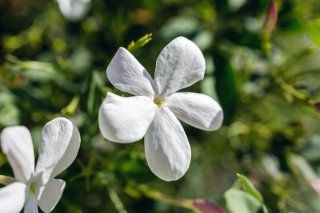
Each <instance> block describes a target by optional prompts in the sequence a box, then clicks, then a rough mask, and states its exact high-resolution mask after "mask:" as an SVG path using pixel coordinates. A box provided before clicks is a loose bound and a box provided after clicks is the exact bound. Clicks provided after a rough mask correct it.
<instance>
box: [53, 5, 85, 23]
mask: <svg viewBox="0 0 320 213" xmlns="http://www.w3.org/2000/svg"><path fill="white" fill-rule="evenodd" d="M57 2H58V5H59V9H60V11H61V13H62V15H63V16H64V17H65V18H66V19H67V20H69V21H80V20H81V19H82V18H83V17H84V16H85V15H86V14H87V13H88V11H89V9H90V3H91V0H57Z"/></svg>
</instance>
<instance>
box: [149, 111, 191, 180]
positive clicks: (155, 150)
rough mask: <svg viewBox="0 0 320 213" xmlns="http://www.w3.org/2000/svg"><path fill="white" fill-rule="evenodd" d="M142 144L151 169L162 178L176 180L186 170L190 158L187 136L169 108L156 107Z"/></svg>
mask: <svg viewBox="0 0 320 213" xmlns="http://www.w3.org/2000/svg"><path fill="white" fill-rule="evenodd" d="M144 146H145V152H146V157H147V162H148V164H149V167H150V169H151V171H152V172H153V173H154V174H155V175H156V176H158V177H159V178H161V179H162V180H165V181H174V180H178V179H179V178H181V177H182V176H183V175H184V174H185V173H186V171H187V170H188V168H189V165H190V160H191V150H190V145H189V142H188V138H187V136H186V134H185V132H184V130H183V128H182V126H181V124H180V122H179V121H178V119H177V118H176V117H175V116H174V114H173V113H172V112H171V111H170V109H169V108H167V107H160V108H158V110H157V112H156V115H155V118H154V120H153V122H152V123H151V124H150V127H149V129H148V131H147V133H146V136H145V142H144Z"/></svg>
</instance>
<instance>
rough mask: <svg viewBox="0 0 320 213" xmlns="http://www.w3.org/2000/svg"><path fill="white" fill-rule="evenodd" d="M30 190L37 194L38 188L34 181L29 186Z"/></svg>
mask: <svg viewBox="0 0 320 213" xmlns="http://www.w3.org/2000/svg"><path fill="white" fill-rule="evenodd" d="M29 192H30V193H31V194H33V195H36V194H37V190H36V186H35V184H34V183H31V184H30V186H29Z"/></svg>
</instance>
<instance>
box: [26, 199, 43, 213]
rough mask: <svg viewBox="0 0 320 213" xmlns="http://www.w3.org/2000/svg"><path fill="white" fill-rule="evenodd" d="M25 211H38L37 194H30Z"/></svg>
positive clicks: (30, 212)
mask: <svg viewBox="0 0 320 213" xmlns="http://www.w3.org/2000/svg"><path fill="white" fill-rule="evenodd" d="M23 212H24V213H38V212H39V210H38V203H37V197H36V196H29V198H28V200H27V202H26V204H25V205H24V209H23Z"/></svg>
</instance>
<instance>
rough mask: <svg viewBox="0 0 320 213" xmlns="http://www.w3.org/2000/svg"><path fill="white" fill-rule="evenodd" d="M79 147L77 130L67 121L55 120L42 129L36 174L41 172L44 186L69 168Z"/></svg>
mask: <svg viewBox="0 0 320 213" xmlns="http://www.w3.org/2000/svg"><path fill="white" fill-rule="evenodd" d="M79 147H80V135H79V132H78V129H77V127H76V126H75V125H73V123H72V122H71V121H69V120H68V119H66V118H55V119H53V120H52V121H50V122H48V123H47V124H46V125H45V126H44V127H43V129H42V132H41V143H40V147H39V158H38V162H37V166H36V174H39V173H41V172H43V181H44V184H46V183H47V181H48V180H49V178H52V177H54V176H55V175H57V174H58V173H60V172H61V171H63V170H64V169H66V168H67V167H68V166H70V164H71V163H72V162H73V161H74V159H75V158H76V155H77V153H78V150H79Z"/></svg>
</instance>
